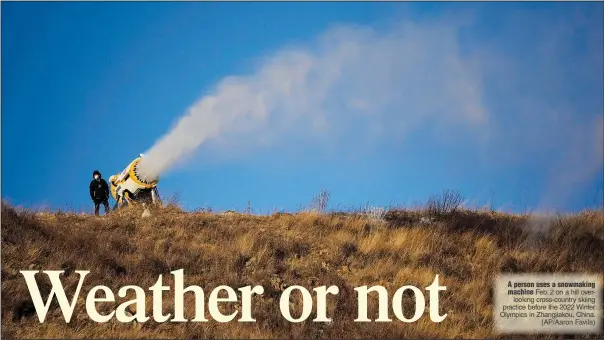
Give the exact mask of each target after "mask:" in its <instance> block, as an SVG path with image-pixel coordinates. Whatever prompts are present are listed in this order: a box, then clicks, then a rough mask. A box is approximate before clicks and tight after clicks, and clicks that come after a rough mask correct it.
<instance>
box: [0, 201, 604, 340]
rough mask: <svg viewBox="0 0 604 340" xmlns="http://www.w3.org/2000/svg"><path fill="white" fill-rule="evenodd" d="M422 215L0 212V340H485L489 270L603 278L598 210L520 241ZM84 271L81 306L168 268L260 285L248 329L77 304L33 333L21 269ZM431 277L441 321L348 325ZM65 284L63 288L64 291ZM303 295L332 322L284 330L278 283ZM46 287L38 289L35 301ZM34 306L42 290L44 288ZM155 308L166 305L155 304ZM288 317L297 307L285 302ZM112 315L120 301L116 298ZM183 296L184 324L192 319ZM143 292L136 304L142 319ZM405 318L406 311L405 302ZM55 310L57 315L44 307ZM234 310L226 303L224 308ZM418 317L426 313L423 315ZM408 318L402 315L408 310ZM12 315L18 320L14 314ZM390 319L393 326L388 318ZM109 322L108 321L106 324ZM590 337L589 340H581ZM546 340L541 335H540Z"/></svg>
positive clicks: (461, 215) (503, 226)
mask: <svg viewBox="0 0 604 340" xmlns="http://www.w3.org/2000/svg"><path fill="white" fill-rule="evenodd" d="M423 214H424V213H423V212H421V211H390V212H388V213H387V214H386V215H385V218H384V221H376V220H370V219H368V218H367V217H363V216H361V215H347V214H329V215H327V214H316V213H299V214H283V213H278V214H273V215H271V216H254V215H245V214H230V215H218V214H212V213H206V212H199V213H185V212H182V211H180V210H179V209H178V208H177V207H175V206H169V207H167V208H163V209H161V210H156V211H154V212H153V216H152V217H150V218H147V219H143V218H140V211H138V210H136V209H135V208H132V209H129V210H123V211H119V212H115V213H114V214H113V215H110V216H107V217H100V218H96V217H94V216H90V215H75V214H65V213H46V214H38V213H33V212H27V211H17V210H15V209H14V208H12V207H10V206H7V205H5V204H3V205H2V337H3V338H7V337H10V338H84V337H94V338H290V337H294V338H301V337H303V338H405V337H414V338H427V337H429V338H484V337H496V335H495V334H493V333H492V312H491V309H492V296H491V291H490V289H491V286H492V283H493V278H494V276H495V275H496V274H498V273H500V272H586V273H603V272H604V211H587V212H584V213H581V214H578V215H575V216H570V217H564V218H559V219H557V220H555V221H553V222H552V223H553V224H552V226H551V228H550V229H549V230H547V232H545V233H543V234H541V235H538V236H531V234H530V233H528V232H527V231H526V228H524V227H523V226H525V225H527V218H526V217H524V216H512V215H504V214H498V213H494V212H469V211H463V210H454V211H450V212H448V213H445V214H443V215H442V216H439V219H438V220H436V221H429V222H426V221H425V220H424V221H423V222H422V220H421V218H422V216H423ZM31 268H34V269H46V270H50V269H61V268H63V269H67V270H68V272H72V271H73V270H74V269H75V270H90V271H91V273H90V274H89V276H88V277H87V280H86V282H85V285H84V287H83V291H82V293H81V294H80V296H81V297H82V299H83V298H85V294H86V293H87V291H88V290H89V289H90V288H91V287H92V286H95V285H99V284H103V285H107V286H109V287H111V289H112V290H113V291H114V292H116V291H117V289H118V288H119V287H122V286H125V285H130V284H135V285H138V286H140V287H143V288H145V289H146V288H147V287H149V286H151V285H153V284H154V283H155V281H156V280H157V279H158V275H160V274H164V277H163V278H164V284H165V285H171V284H172V276H171V275H170V274H169V272H170V271H171V270H176V269H181V268H182V269H184V272H185V280H186V281H185V283H186V284H187V285H193V284H195V285H199V286H201V287H203V289H204V291H205V292H206V299H207V296H208V295H209V292H210V290H211V289H213V288H214V287H216V286H218V285H223V284H226V285H230V286H231V287H233V288H238V287H242V286H246V285H257V284H259V285H262V286H264V288H265V292H264V294H263V296H262V298H254V299H253V300H252V301H253V305H252V311H253V316H254V317H255V318H256V320H257V322H256V323H238V322H236V320H235V321H233V322H230V323H227V324H220V323H217V322H214V321H212V319H211V317H210V316H209V314H208V312H207V309H206V317H207V318H208V319H209V320H210V321H209V322H201V323H187V324H174V323H170V322H165V323H157V322H155V321H152V319H151V320H150V321H148V322H146V323H143V324H135V323H134V324H122V323H119V322H113V321H111V322H108V323H106V324H97V323H95V322H93V321H91V320H89V319H88V318H87V316H86V312H85V309H84V308H85V307H84V304H83V303H82V302H83V301H80V304H79V305H78V306H77V307H76V312H75V316H74V319H73V320H72V322H71V323H69V324H67V323H65V321H64V319H63V317H62V315H61V314H60V311H59V310H58V308H55V309H54V310H52V311H51V312H50V313H49V316H48V318H47V320H46V322H45V323H44V324H40V323H39V322H38V320H37V317H36V316H35V315H32V314H31V311H29V310H28V309H27V308H26V307H27V306H28V301H29V299H30V297H29V293H28V291H27V288H26V285H25V281H24V280H23V277H22V276H21V274H20V273H19V270H23V269H31ZM435 274H439V275H440V283H441V285H445V286H447V291H445V292H441V293H440V296H441V307H440V308H441V313H444V312H448V313H449V314H448V317H447V318H446V319H445V320H444V321H443V322H442V323H440V324H434V323H432V322H431V321H430V319H429V317H428V316H427V315H425V316H424V317H422V319H420V320H419V321H418V322H416V323H413V324H407V323H403V322H397V321H393V322H391V323H355V322H353V320H354V319H355V317H356V308H357V307H356V294H355V292H354V291H353V288H354V287H356V286H362V285H375V284H379V285H383V286H385V287H386V288H387V289H388V290H389V294H390V295H391V296H392V294H393V293H394V291H395V290H396V289H397V288H398V287H400V286H403V285H407V284H411V285H416V286H418V287H420V288H421V289H423V288H424V287H426V286H428V285H429V284H430V283H432V280H433V279H434V275H435ZM77 280H78V278H77V275H69V276H67V277H65V278H64V281H63V282H64V284H66V285H67V286H69V287H70V288H71V290H69V289H68V296H71V293H70V292H73V291H74V289H73V288H74V286H73V285H74V284H75V283H76V282H77ZM294 284H298V285H302V286H305V287H306V288H307V289H312V288H313V287H314V286H318V285H332V284H333V285H337V286H338V287H339V288H340V294H338V295H336V296H331V297H330V299H329V300H328V302H329V305H328V311H329V313H328V316H330V317H332V318H333V320H334V321H333V322H332V323H330V324H326V323H313V322H310V320H311V319H312V318H314V315H315V314H314V311H313V314H311V318H310V319H309V321H308V322H303V323H300V324H293V323H289V322H287V321H286V320H285V319H284V318H283V317H282V316H281V314H280V312H279V307H278V297H279V293H280V291H281V290H283V289H284V288H285V287H287V286H289V285H294ZM44 289H46V290H44ZM42 291H43V292H46V293H43V297H44V298H45V299H46V296H47V294H48V285H46V286H43V289H42ZM164 296H165V297H164V306H165V307H164V308H165V309H164V311H165V312H166V313H167V312H171V311H172V307H173V302H172V299H171V295H170V294H169V293H167V294H165V295H164ZM294 297H295V299H294V302H293V303H292V306H293V307H292V308H293V309H294V310H296V309H297V310H298V311H297V312H296V311H294V312H293V314H294V315H299V312H300V304H299V300H300V299H299V296H297V295H294ZM117 299H118V302H117V303H116V304H115V305H101V306H102V307H101V308H100V309H101V310H103V308H104V310H113V308H115V307H116V305H117V304H119V303H120V302H123V301H126V299H120V298H119V297H117ZM192 300H193V299H192V295H191V296H187V297H186V299H185V303H186V306H187V310H186V312H185V315H186V316H189V317H191V316H193V315H194V304H193V301H192ZM150 301H151V294H150V293H149V294H148V295H147V302H148V303H147V309H148V314H147V315H151V314H152V307H151V305H150V303H149V302H150ZM376 302H377V299H373V298H372V297H370V299H369V305H370V306H369V316H370V317H377V303H376ZM404 305H405V307H407V306H409V307H410V308H413V306H414V301H413V299H412V298H407V300H406V301H405V304H404ZM55 307H56V306H55ZM237 307H238V306H237V305H227V306H226V307H225V308H226V309H225V311H226V310H234V308H237ZM426 312H427V310H426ZM408 313H409V314H408V315H411V311H409V312H408ZM21 314H24V315H23V316H22V317H19V316H21ZM390 316H391V318H393V319H394V320H396V318H395V317H394V315H393V314H392V312H391V310H390ZM114 320H115V319H114ZM592 337H593V338H597V336H592ZM550 338H551V337H550Z"/></svg>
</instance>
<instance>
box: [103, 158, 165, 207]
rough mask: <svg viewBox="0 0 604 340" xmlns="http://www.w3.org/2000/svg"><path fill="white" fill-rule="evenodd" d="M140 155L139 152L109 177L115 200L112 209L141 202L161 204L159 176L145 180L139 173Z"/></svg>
mask: <svg viewBox="0 0 604 340" xmlns="http://www.w3.org/2000/svg"><path fill="white" fill-rule="evenodd" d="M142 157H143V155H142V154H140V155H139V157H137V158H136V159H135V160H133V161H132V162H131V163H130V164H128V166H127V167H126V168H125V169H124V171H122V172H121V173H119V174H116V175H113V176H111V177H109V186H110V189H111V196H113V199H115V201H116V202H117V203H116V205H115V207H114V209H115V208H121V207H122V206H125V205H131V204H136V203H142V202H145V203H150V204H157V205H161V199H160V197H159V191H158V189H157V183H158V182H159V178H157V179H155V180H153V181H147V180H146V179H144V178H142V177H141V176H140V175H139V171H138V165H139V163H140V161H141V159H142Z"/></svg>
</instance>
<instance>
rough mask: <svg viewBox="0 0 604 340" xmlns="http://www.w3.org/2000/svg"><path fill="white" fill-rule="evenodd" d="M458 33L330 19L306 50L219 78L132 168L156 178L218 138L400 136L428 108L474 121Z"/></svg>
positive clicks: (472, 78)
mask: <svg viewBox="0 0 604 340" xmlns="http://www.w3.org/2000/svg"><path fill="white" fill-rule="evenodd" d="M458 30H459V25H455V24H450V25H443V24H442V23H441V24H439V25H431V24H430V23H425V24H422V25H416V24H411V23H409V22H406V23H403V24H397V25H395V26H393V27H390V29H387V30H383V31H378V30H376V29H372V28H365V27H356V26H355V27H352V26H338V27H332V28H331V29H329V30H328V31H327V32H325V33H324V34H322V35H321V36H320V37H319V38H318V39H317V40H316V41H315V42H314V43H313V44H310V45H309V46H308V47H287V48H284V49H282V50H280V51H278V52H276V53H274V54H273V55H271V56H270V57H269V58H266V59H265V60H264V61H263V62H262V63H260V66H259V67H258V69H257V71H256V72H255V73H253V74H251V75H247V76H230V77H226V78H224V79H222V80H221V81H220V82H219V83H218V85H217V86H216V87H215V89H214V90H213V92H212V93H210V94H208V95H206V96H204V97H202V98H200V99H199V100H198V101H197V102H196V103H194V104H193V105H192V106H191V107H190V108H189V109H188V110H187V112H186V114H185V115H184V116H183V117H182V118H180V120H179V121H178V122H177V123H176V125H175V126H174V127H173V128H172V129H171V131H169V132H168V133H167V134H166V135H164V136H163V137H162V138H161V139H159V140H158V141H157V142H156V143H155V145H154V146H153V147H152V148H151V149H150V150H148V151H147V152H146V153H145V157H144V159H143V161H142V162H141V163H140V171H141V174H142V175H144V176H147V177H148V178H151V177H155V176H159V175H161V174H162V173H164V172H165V171H168V170H169V169H170V168H171V167H173V166H174V164H175V163H176V162H179V161H180V160H181V159H182V158H183V157H187V156H188V155H190V154H192V153H193V152H194V151H195V150H196V149H197V148H198V147H200V146H201V145H202V144H204V143H206V142H208V141H210V140H219V139H223V140H224V139H226V138H227V136H228V142H227V143H229V144H232V142H233V141H239V143H240V144H243V145H246V146H249V145H247V144H249V143H252V144H256V145H266V144H267V143H271V142H275V141H277V140H278V137H279V135H281V136H283V135H287V136H290V135H291V134H301V135H311V134H320V133H321V132H324V133H325V132H327V131H329V133H330V135H331V136H333V135H334V133H335V135H337V132H338V131H339V132H340V133H344V130H345V129H346V126H348V125H347V124H352V122H353V121H354V122H356V123H358V122H363V124H362V125H363V126H365V127H366V128H367V129H368V131H373V132H374V133H380V132H381V131H383V128H384V127H390V128H391V127H393V126H396V127H397V133H400V132H401V131H403V130H405V129H408V128H409V127H410V126H412V125H413V124H416V123H418V122H420V121H421V120H422V119H425V118H427V117H430V116H437V115H439V116H441V117H440V118H439V121H442V122H443V123H447V122H448V123H452V122H456V123H459V122H466V123H480V122H483V121H484V120H485V117H486V114H485V109H484V108H483V104H482V102H481V93H480V89H481V84H480V78H479V77H477V75H476V72H474V70H473V67H472V62H471V61H470V60H469V59H464V58H462V57H461V56H460V53H459V46H458V40H457V39H458V36H457V35H458ZM401 111H402V112H401ZM394 118H396V119H394ZM246 136H247V137H248V139H247V140H245V141H244V140H243V139H245V138H246Z"/></svg>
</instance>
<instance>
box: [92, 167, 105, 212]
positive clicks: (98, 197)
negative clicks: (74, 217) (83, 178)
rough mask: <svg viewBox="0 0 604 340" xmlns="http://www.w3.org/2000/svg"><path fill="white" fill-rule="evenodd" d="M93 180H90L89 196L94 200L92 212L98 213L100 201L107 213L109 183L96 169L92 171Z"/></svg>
mask: <svg viewBox="0 0 604 340" xmlns="http://www.w3.org/2000/svg"><path fill="white" fill-rule="evenodd" d="M92 177H93V180H92V181H91V182H90V198H91V199H92V201H93V202H94V214H95V215H97V216H98V215H99V207H100V205H101V203H102V204H103V205H104V206H105V214H108V213H109V211H110V209H109V185H107V182H106V181H105V180H104V179H103V178H102V176H101V173H100V172H99V171H98V170H94V172H93V173H92Z"/></svg>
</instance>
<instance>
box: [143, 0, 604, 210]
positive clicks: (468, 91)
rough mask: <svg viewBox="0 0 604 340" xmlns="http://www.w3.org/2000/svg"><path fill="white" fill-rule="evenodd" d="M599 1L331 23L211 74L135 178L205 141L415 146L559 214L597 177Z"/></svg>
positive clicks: (243, 145) (239, 145) (224, 146)
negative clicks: (535, 188) (227, 71)
mask: <svg viewBox="0 0 604 340" xmlns="http://www.w3.org/2000/svg"><path fill="white" fill-rule="evenodd" d="M506 6H508V5H506ZM509 6H514V5H512V4H510V5H509ZM598 6H599V7H598ZM601 6H602V4H593V5H592V4H576V5H574V4H573V5H571V4H568V5H567V6H566V5H565V6H564V8H560V7H556V8H553V9H548V8H549V7H548V8H540V9H526V8H523V9H520V8H519V9H518V10H516V11H508V12H505V13H506V14H501V15H500V16H497V15H495V14H493V13H495V12H494V11H493V12H490V14H489V15H481V14H480V13H478V12H476V13H474V12H460V11H458V12H455V13H451V12H447V11H445V12H446V13H445V14H446V15H447V16H446V18H444V17H432V18H430V19H425V18H424V19H421V20H416V19H413V20H411V19H409V18H403V19H401V20H398V21H396V22H395V23H393V24H391V25H381V26H375V27H362V26H353V25H340V26H333V27H331V28H330V29H328V30H327V31H325V32H324V33H322V34H320V35H319V36H318V37H317V38H316V39H315V40H313V41H310V42H309V43H308V44H302V45H296V46H286V47H282V48H280V49H277V50H276V51H275V52H274V53H271V54H269V55H268V56H267V57H265V58H260V59H258V61H259V62H258V63H257V67H256V68H255V69H254V70H253V71H252V72H250V73H249V74H247V75H240V76H229V77H226V78H223V79H222V80H220V81H219V82H218V83H217V84H216V86H215V87H214V88H212V90H211V91H210V92H209V93H207V95H205V96H203V97H201V98H200V99H199V100H197V102H195V103H194V104H193V105H191V106H190V107H189V109H188V111H187V112H186V113H185V114H184V116H182V117H181V118H180V119H179V120H178V121H177V122H176V124H175V126H174V127H173V128H172V129H171V130H170V131H169V132H168V133H167V134H166V135H164V136H163V137H161V138H160V139H159V140H158V141H157V142H156V143H155V145H153V146H152V147H151V148H150V149H149V150H148V151H147V152H146V155H145V158H144V159H143V161H142V162H141V163H140V171H141V172H142V173H143V174H146V175H147V176H148V177H155V176H158V175H161V174H164V173H165V172H166V171H169V170H170V169H172V168H174V167H175V165H176V164H177V163H180V162H182V161H183V160H185V159H188V158H189V157H190V156H193V155H194V153H195V151H196V150H197V149H203V150H204V151H205V150H207V149H213V148H215V147H217V149H215V150H216V151H219V153H220V155H221V156H222V154H224V153H227V151H228V152H231V153H232V152H234V151H233V150H235V151H236V152H237V153H241V154H244V155H245V154H248V151H250V148H256V147H273V146H276V147H275V150H276V149H277V148H283V147H284V145H286V146H287V147H290V146H291V145H294V144H295V145H304V147H305V148H306V147H309V148H310V147H311V145H312V146H318V145H320V146H321V148H322V149H323V150H321V151H325V150H324V149H326V148H329V149H328V150H327V151H334V149H336V150H337V153H338V156H339V154H340V153H345V152H348V151H350V152H351V153H355V156H356V154H359V153H361V151H363V152H366V151H367V149H366V148H372V149H370V150H369V152H374V151H375V150H376V149H374V147H375V146H376V145H378V146H379V147H380V148H382V149H380V150H379V151H380V152H382V153H387V154H389V155H392V157H403V158H404V157H413V156H412V155H409V153H410V152H409V150H410V149H409V148H408V147H407V142H410V141H413V145H411V147H413V148H420V149H421V154H422V157H429V155H432V154H439V152H440V154H443V150H436V148H446V152H450V153H455V161H454V162H456V163H455V164H451V165H450V166H451V167H455V166H456V164H462V165H463V164H474V165H475V168H476V169H477V170H476V171H483V170H481V169H490V170H489V171H495V169H514V170H513V171H510V172H509V174H510V176H514V175H513V174H519V173H522V171H525V170H526V171H527V173H532V175H531V176H533V177H532V178H533V179H534V180H539V181H543V182H542V183H540V184H539V185H540V186H541V187H542V192H540V193H536V195H538V196H539V197H538V198H536V200H537V201H539V202H536V203H535V204H531V205H533V206H534V205H537V206H538V209H539V210H550V209H554V210H557V209H560V208H561V207H562V206H565V205H566V204H567V203H568V201H569V200H570V198H572V197H573V194H578V192H579V191H580V190H582V188H583V187H582V186H585V185H586V183H590V181H592V180H593V179H594V178H597V177H598V176H599V177H600V178H601V176H602V171H603V170H602V169H603V164H604V155H603V150H602V140H603V137H602V136H603V134H604V132H603V131H604V121H603V119H602V116H603V113H604V107H603V101H604V98H603V94H602V93H604V84H603V80H602V72H604V70H603V65H602V60H603V59H604V54H603V53H604V52H603V45H602V41H604V36H603V35H604V33H603V32H602V30H601V27H602V22H603V20H604V19H603V16H604V15H603V14H602V11H601ZM486 8H491V7H490V6H485V9H486ZM514 8H516V7H514ZM562 9H564V10H562ZM495 17H496V18H495ZM450 18H453V19H450ZM493 20H494V21H495V22H496V23H497V24H493ZM487 28H488V29H487ZM485 29H487V30H486V31H485ZM485 32H487V33H485ZM571 61H572V62H571ZM418 136H419V138H418ZM401 141H403V142H405V143H401ZM313 143H314V145H313ZM435 145H436V146H435ZM340 146H342V147H340ZM384 148H385V149H387V150H384ZM361 149H362V150H361ZM288 150H289V149H288ZM359 150H361V151H359ZM304 151H307V150H303V152H304ZM204 155H205V153H204ZM423 155H428V156H423ZM413 162H414V160H411V159H407V158H405V159H404V163H405V164H414V163H413ZM443 171H447V170H443ZM503 173H504V174H505V175H506V176H507V173H506V172H505V171H504V172H503ZM535 173H539V174H542V175H541V177H539V176H535V175H534V174H535ZM476 175H477V173H468V181H471V178H473V176H476ZM494 180H495V179H494ZM508 180H514V181H516V180H517V181H518V185H519V186H522V185H524V184H523V182H522V181H523V180H525V179H522V178H517V179H516V178H511V179H509V178H508ZM518 189H520V190H521V189H523V188H518Z"/></svg>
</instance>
